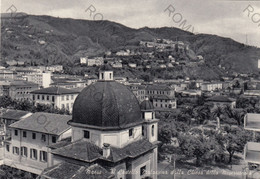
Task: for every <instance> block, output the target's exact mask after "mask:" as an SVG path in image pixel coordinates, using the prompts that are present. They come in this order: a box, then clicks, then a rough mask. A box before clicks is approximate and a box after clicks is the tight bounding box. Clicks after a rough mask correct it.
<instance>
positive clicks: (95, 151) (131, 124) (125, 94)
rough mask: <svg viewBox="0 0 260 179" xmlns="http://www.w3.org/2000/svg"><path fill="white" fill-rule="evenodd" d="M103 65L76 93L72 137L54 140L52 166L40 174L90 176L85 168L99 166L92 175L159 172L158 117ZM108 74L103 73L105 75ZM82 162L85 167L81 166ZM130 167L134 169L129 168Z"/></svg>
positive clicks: (121, 178)
mask: <svg viewBox="0 0 260 179" xmlns="http://www.w3.org/2000/svg"><path fill="white" fill-rule="evenodd" d="M110 70H111V69H109V68H107V67H105V68H101V70H100V80H99V81H97V82H96V83H94V84H92V85H90V86H88V87H87V88H85V89H84V90H83V91H82V92H81V93H80V94H79V96H78V97H77V99H76V101H75V104H74V110H73V115H72V120H70V121H69V122H68V124H69V125H70V126H72V137H71V141H70V142H62V141H61V142H59V143H57V144H54V145H51V146H50V149H51V151H50V152H51V154H52V159H53V160H52V163H53V166H51V167H49V168H46V169H45V170H44V172H43V173H42V174H41V179H47V178H48V179H50V178H51V179H54V178H64V176H63V173H64V170H61V168H64V167H65V166H67V168H66V170H69V171H70V173H68V175H69V176H72V175H73V176H74V177H75V178H77V177H78V178H81V177H83V176H82V175H83V173H82V172H84V174H85V176H84V177H85V178H91V177H90V176H89V174H88V173H86V172H85V171H86V170H88V169H89V170H90V169H93V168H99V171H101V172H100V173H99V174H98V176H96V177H95V176H94V175H92V178H102V179H103V178H104V179H106V178H118V179H125V178H129V179H139V178H145V177H150V178H154V179H156V178H157V175H156V174H154V173H151V172H150V171H157V144H158V141H157V138H158V120H157V119H155V115H154V110H153V108H152V107H151V106H152V104H151V103H150V102H149V101H148V100H147V101H145V103H142V104H141V105H139V103H138V100H137V99H136V97H135V96H134V94H133V93H132V92H131V91H130V90H129V89H128V88H127V87H126V86H124V85H122V84H119V83H117V82H115V81H114V80H113V72H112V75H110V74H111V71H110ZM102 74H103V75H102ZM79 168H82V170H80V171H79V170H78V169H79ZM130 172H131V174H129V173H130Z"/></svg>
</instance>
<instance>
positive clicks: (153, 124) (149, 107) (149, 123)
mask: <svg viewBox="0 0 260 179" xmlns="http://www.w3.org/2000/svg"><path fill="white" fill-rule="evenodd" d="M140 106H141V112H142V118H143V119H144V121H145V123H144V125H143V132H142V133H143V136H144V138H147V139H148V140H149V142H151V143H156V142H157V141H158V121H159V120H158V119H156V118H155V111H154V107H153V104H152V102H151V101H149V99H148V98H146V99H145V100H144V101H143V102H142V103H141V105H140Z"/></svg>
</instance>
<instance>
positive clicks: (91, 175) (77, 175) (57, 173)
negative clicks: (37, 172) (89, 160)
mask: <svg viewBox="0 0 260 179" xmlns="http://www.w3.org/2000/svg"><path fill="white" fill-rule="evenodd" d="M41 176H43V177H47V178H49V179H81V178H87V179H109V178H114V175H112V174H111V172H109V171H108V170H106V169H105V168H103V167H102V166H100V165H98V164H94V165H90V166H89V167H87V166H81V165H76V164H72V163H68V162H62V163H59V164H57V165H54V166H52V167H49V168H46V169H45V170H44V171H43V173H42V175H41Z"/></svg>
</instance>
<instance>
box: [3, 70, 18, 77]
mask: <svg viewBox="0 0 260 179" xmlns="http://www.w3.org/2000/svg"><path fill="white" fill-rule="evenodd" d="M0 78H2V79H15V78H16V72H14V71H12V70H5V69H2V70H0Z"/></svg>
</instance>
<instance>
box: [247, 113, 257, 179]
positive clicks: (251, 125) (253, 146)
mask: <svg viewBox="0 0 260 179" xmlns="http://www.w3.org/2000/svg"><path fill="white" fill-rule="evenodd" d="M244 129H246V130H250V131H253V132H254V133H255V132H260V114H253V113H248V114H246V115H245V118H244ZM244 160H245V162H246V163H247V166H248V168H249V170H250V173H249V174H248V176H247V177H248V178H255V179H256V178H260V143H257V142H253V141H252V142H248V143H247V144H246V145H245V148H244Z"/></svg>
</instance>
